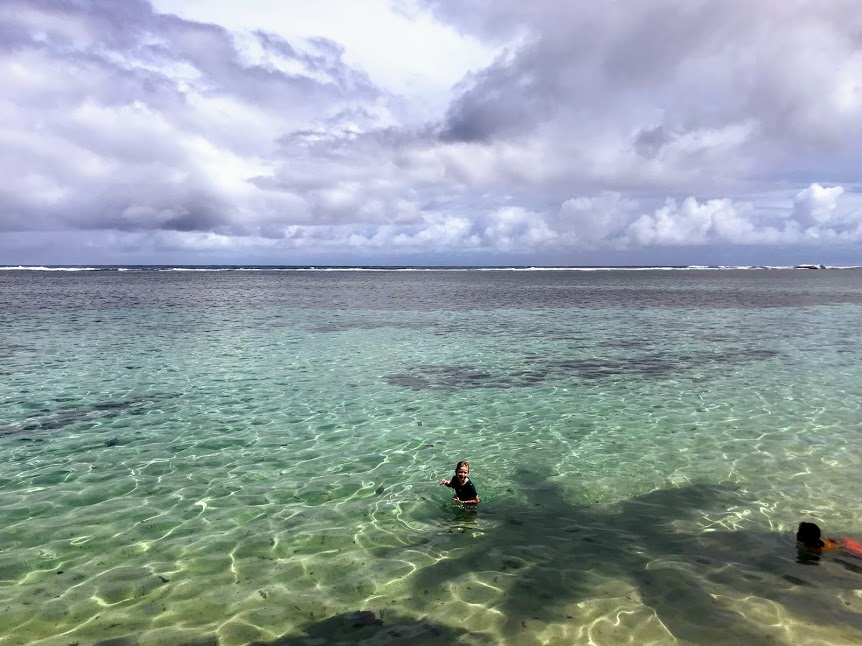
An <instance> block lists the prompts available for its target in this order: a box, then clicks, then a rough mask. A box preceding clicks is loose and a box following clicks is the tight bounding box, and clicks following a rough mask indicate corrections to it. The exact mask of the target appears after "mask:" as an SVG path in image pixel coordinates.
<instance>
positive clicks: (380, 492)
mask: <svg viewBox="0 0 862 646" xmlns="http://www.w3.org/2000/svg"><path fill="white" fill-rule="evenodd" d="M384 491H386V487H384V486H383V485H380V486H379V487H377V489H375V490H374V493H375V494H376V495H378V496H379V495H381V494H382V493H383V492H384Z"/></svg>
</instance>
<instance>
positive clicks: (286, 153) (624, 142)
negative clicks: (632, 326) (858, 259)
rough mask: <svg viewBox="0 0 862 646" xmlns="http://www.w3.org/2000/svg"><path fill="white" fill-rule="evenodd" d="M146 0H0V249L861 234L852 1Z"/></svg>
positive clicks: (330, 247)
mask: <svg viewBox="0 0 862 646" xmlns="http://www.w3.org/2000/svg"><path fill="white" fill-rule="evenodd" d="M171 4H172V0H158V2H157V4H156V5H155V7H154V5H152V4H150V3H149V2H147V1H145V0H128V1H125V2H122V3H115V2H109V1H107V0H88V1H86V2H84V1H82V2H65V1H62V0H7V1H6V2H4V3H2V5H0V34H2V38H0V82H2V83H3V87H4V92H3V93H2V96H0V151H2V152H0V172H2V173H3V175H4V177H5V178H6V181H5V182H4V184H3V186H2V187H0V232H2V235H4V236H5V238H6V242H5V243H4V245H5V247H4V248H5V249H7V250H11V251H15V250H20V256H16V257H21V258H26V257H27V255H28V254H30V253H32V250H33V249H34V248H37V247H38V246H39V244H41V243H40V242H39V241H40V240H42V241H48V240H51V241H55V240H57V239H59V238H54V237H52V236H54V235H55V234H56V235H59V234H60V233H63V232H66V233H69V234H70V235H68V236H67V239H68V240H69V242H68V244H69V245H70V249H71V245H79V246H78V248H76V251H75V253H74V254H73V253H72V252H71V251H70V254H69V256H70V257H71V256H72V255H76V257H79V255H80V254H81V253H84V249H83V247H82V246H81V245H83V246H84V247H86V249H87V250H89V253H91V254H93V256H94V257H95V256H97V255H98V251H99V249H100V248H103V247H104V245H105V244H113V245H116V248H117V249H118V253H120V252H122V253H126V254H129V257H131V256H132V255H135V257H140V256H141V254H146V253H153V254H162V253H163V252H174V251H175V252H176V253H177V254H183V253H186V254H190V255H191V256H194V257H197V256H195V254H197V253H200V254H210V256H209V257H210V258H217V257H219V256H218V255H217V254H219V253H224V254H226V255H224V256H223V257H228V255H227V254H234V253H243V254H246V255H247V257H249V258H253V257H255V255H256V254H257V255H258V256H259V257H261V258H264V257H265V258H267V259H268V260H269V261H272V260H273V259H277V258H278V254H279V253H285V254H289V253H290V252H292V251H294V250H298V249H302V250H306V251H308V252H309V253H312V252H313V253H319V254H324V255H325V256H326V257H327V258H329V259H330V262H333V263H337V262H338V260H339V258H340V257H341V256H347V255H349V254H354V253H357V252H358V251H362V252H363V253H366V252H367V254H368V255H367V256H366V257H368V258H372V257H373V259H374V260H375V261H376V262H377V264H380V263H385V262H386V259H387V258H389V257H393V256H392V254H394V253H401V252H403V253H406V254H416V257H420V256H421V257H422V258H426V259H432V260H433V257H439V258H443V257H445V258H452V257H454V256H455V255H457V256H458V258H459V259H460V260H461V261H462V262H468V261H469V260H470V259H471V258H480V257H481V258H487V257H490V256H489V254H496V256H494V257H495V258H499V259H505V258H506V257H511V258H516V257H517V259H518V261H519V262H521V261H523V260H524V258H525V256H524V254H528V255H529V258H530V262H532V263H533V264H541V263H542V262H543V260H545V259H548V258H568V257H570V256H571V254H570V253H569V252H572V253H574V252H577V253H578V254H583V253H586V252H590V253H593V255H592V256H590V257H591V258H595V259H597V261H601V258H602V257H607V258H614V259H615V261H616V262H619V258H620V257H621V256H620V255H621V254H631V255H632V257H635V256H636V257H638V258H639V259H640V260H641V261H642V260H643V259H644V258H646V257H652V258H654V260H653V261H652V262H655V263H656V264H661V258H662V257H663V254H666V253H667V249H668V248H670V247H677V248H679V249H683V250H685V249H692V250H694V249H695V248H696V247H697V248H698V250H697V251H696V252H695V251H692V252H691V253H692V256H691V257H692V258H697V259H701V258H703V257H704V253H703V249H714V250H715V253H714V255H715V257H719V256H722V254H723V251H722V250H723V249H726V248H730V247H752V246H762V247H763V249H764V250H765V253H767V254H768V253H769V249H770V248H774V249H775V250H776V253H778V252H779V251H781V252H782V253H785V252H786V253H787V254H791V253H795V251H787V250H788V249H790V248H791V247H795V248H804V247H805V246H806V245H822V244H829V245H835V247H834V248H835V249H837V250H838V249H839V248H841V249H843V248H850V247H848V245H850V246H852V245H856V244H858V242H859V241H860V239H862V234H860V230H862V203H860V202H862V198H860V195H862V193H860V187H859V185H858V184H857V183H855V180H856V177H857V174H858V168H859V167H860V166H862V148H860V147H858V146H857V145H855V141H857V140H859V139H860V137H862V81H860V79H862V41H860V39H859V34H860V33H862V14H860V12H859V11H858V10H857V8H856V6H855V4H856V3H855V2H850V1H844V0H825V1H824V2H822V3H818V4H817V5H813V4H811V3H802V2H797V3H790V4H788V3H785V2H778V0H764V1H763V2H760V3H754V4H752V3H741V2H724V1H720V0H706V1H704V2H698V3H694V4H690V5H685V6H681V5H679V4H678V3H671V2H666V1H665V0H645V1H644V2H637V3H625V4H624V5H623V4H619V3H618V4H610V5H608V6H607V7H605V8H604V9H603V10H602V11H596V10H595V6H594V4H591V3H587V2H581V1H576V2H559V1H552V0H536V2H533V3H523V2H514V1H513V0H497V1H495V2H471V3H449V2H440V1H439V0H433V1H432V0H427V1H423V0H409V1H408V0H399V1H398V2H396V3H395V4H394V9H392V8H388V7H387V6H386V5H385V4H384V3H383V2H382V0H381V2H374V3H371V4H370V5H368V7H369V8H368V9H367V11H366V12H365V13H363V12H358V13H357V12H356V11H355V10H354V9H349V10H345V16H338V15H332V10H331V8H329V9H327V7H329V5H326V6H324V7H323V8H322V9H319V10H318V9H308V8H297V9H296V10H295V11H292V12H290V15H289V16H288V17H285V16H284V15H282V14H281V13H279V14H278V15H277V16H275V15H273V13H272V8H273V7H274V6H275V5H273V4H268V3H267V2H264V1H263V0H254V1H253V2H250V3H249V4H248V5H247V6H245V5H244V7H245V8H244V9H243V10H242V11H238V10H237V9H236V5H235V4H233V3H226V2H220V1H213V2H191V1H189V2H184V3H180V4H176V3H175V6H176V7H177V9H176V11H180V9H182V16H180V15H175V14H174V13H172V12H170V11H168V9H167V8H165V7H170V6H171ZM351 6H352V5H351ZM288 18H290V19H288ZM375 21H376V23H375ZM354 23H355V24H354ZM360 23H361V24H360ZM374 24H378V25H379V26H380V43H375V42H374V38H373V29H370V27H373V26H374ZM411 43H412V44H413V45H415V46H413V45H411ZM444 43H445V44H446V47H443V46H442V45H443V44H444ZM419 44H425V45H427V46H425V45H423V46H422V47H419ZM435 44H438V45H440V46H439V47H437V48H435V47H434V46H433V45H435ZM375 45H376V46H375ZM396 45H397V47H396ZM399 57H403V60H401V59H400V58H399ZM411 69H414V70H415V74H416V75H418V76H416V75H411V71H410V70H411ZM435 70H436V71H435ZM13 234H14V235H13ZM72 234H75V235H72ZM78 234H80V235H78ZM28 236H29V237H28ZM84 241H91V242H92V244H90V243H89V242H86V243H85V242H84ZM52 243H53V242H52ZM13 244H14V246H13ZM45 244H48V243H47V242H45ZM46 249H47V247H46ZM603 253H604V254H605V256H602V254H603ZM848 253H849V252H848ZM429 254H430V255H429ZM434 254H437V255H436V256H434ZM650 254H652V256H650ZM112 257H113V256H112ZM159 257H162V256H159ZM231 257H233V256H231ZM399 257H401V258H403V256H399ZM578 257H581V256H578Z"/></svg>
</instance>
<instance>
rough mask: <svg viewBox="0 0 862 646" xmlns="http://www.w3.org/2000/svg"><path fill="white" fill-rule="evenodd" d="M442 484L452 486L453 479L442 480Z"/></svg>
mask: <svg viewBox="0 0 862 646" xmlns="http://www.w3.org/2000/svg"><path fill="white" fill-rule="evenodd" d="M440 484H441V485H443V486H444V487H451V486H452V481H451V480H441V481H440Z"/></svg>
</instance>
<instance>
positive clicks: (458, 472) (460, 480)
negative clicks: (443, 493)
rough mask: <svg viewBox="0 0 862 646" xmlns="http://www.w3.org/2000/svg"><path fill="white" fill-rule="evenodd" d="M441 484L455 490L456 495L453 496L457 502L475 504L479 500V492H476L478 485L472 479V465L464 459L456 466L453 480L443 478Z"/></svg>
mask: <svg viewBox="0 0 862 646" xmlns="http://www.w3.org/2000/svg"><path fill="white" fill-rule="evenodd" d="M440 484H441V485H443V486H444V487H452V488H453V489H454V490H455V495H454V496H452V500H454V501H455V502H460V503H463V504H465V505H475V504H476V503H477V502H479V494H478V493H476V487H475V486H474V485H473V483H472V482H471V481H470V465H469V464H468V463H467V462H466V461H464V460H461V461H460V462H459V463H458V464H457V466H456V467H455V476H454V477H453V478H452V479H451V480H441V481H440Z"/></svg>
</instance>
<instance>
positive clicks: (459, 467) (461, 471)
mask: <svg viewBox="0 0 862 646" xmlns="http://www.w3.org/2000/svg"><path fill="white" fill-rule="evenodd" d="M455 475H456V476H461V475H463V476H464V477H465V478H466V477H467V476H469V475H470V464H469V463H468V462H467V461H466V460H461V461H460V462H459V463H458V464H456V465H455Z"/></svg>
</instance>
